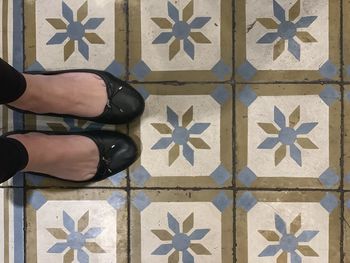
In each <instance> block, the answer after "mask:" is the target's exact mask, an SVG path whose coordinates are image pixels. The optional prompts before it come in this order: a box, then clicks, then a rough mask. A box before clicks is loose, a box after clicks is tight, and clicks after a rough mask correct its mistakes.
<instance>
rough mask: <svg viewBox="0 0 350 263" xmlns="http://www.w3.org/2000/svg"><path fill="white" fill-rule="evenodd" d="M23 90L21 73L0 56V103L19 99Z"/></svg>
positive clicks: (24, 82) (24, 83) (24, 81)
mask: <svg viewBox="0 0 350 263" xmlns="http://www.w3.org/2000/svg"><path fill="white" fill-rule="evenodd" d="M25 90H26V80H25V79H24V77H23V75H22V74H21V73H19V72H17V71H16V70H15V69H14V68H13V67H11V66H10V65H9V64H7V63H6V62H5V61H4V60H2V59H1V58H0V104H5V103H10V102H13V101H15V100H17V99H19V98H20V97H21V96H22V95H23V93H24V92H25Z"/></svg>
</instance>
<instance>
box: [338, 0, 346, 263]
mask: <svg viewBox="0 0 350 263" xmlns="http://www.w3.org/2000/svg"><path fill="white" fill-rule="evenodd" d="M343 15H344V10H343V0H340V18H339V19H340V80H341V83H342V85H341V86H340V93H341V113H340V118H341V123H340V125H341V127H340V131H341V135H340V154H341V155H340V189H341V193H340V210H341V211H340V240H339V242H340V262H344V260H345V254H344V220H345V218H344V205H345V203H344V156H345V155H344V154H345V151H344V136H345V126H344V124H345V123H344V116H345V111H344V106H345V104H344V94H345V93H344V92H345V89H344V41H343V32H344V27H343V19H344V17H343Z"/></svg>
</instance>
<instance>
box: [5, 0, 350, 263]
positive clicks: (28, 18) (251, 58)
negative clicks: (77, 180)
mask: <svg viewBox="0 0 350 263" xmlns="http://www.w3.org/2000/svg"><path fill="white" fill-rule="evenodd" d="M349 10H350V0H259V1H254V0H51V1H47V0H18V1H17V0H0V57H1V58H3V59H4V60H6V61H8V63H10V64H11V65H13V66H14V67H15V68H16V69H18V70H19V71H23V70H26V71H37V70H39V71H40V70H55V69H71V68H95V69H100V70H107V71H109V72H111V73H112V74H114V75H115V76H117V77H120V78H121V79H123V80H127V81H129V82H130V83H131V84H132V85H133V86H135V88H136V89H137V90H138V91H139V92H140V93H141V94H142V96H143V97H144V98H145V101H146V110H145V113H144V115H143V116H142V117H141V118H140V119H138V120H135V121H134V122H133V123H131V124H129V125H122V126H115V125H102V124H97V123H91V122H86V121H78V120H73V119H66V118H54V117H47V116H39V115H37V116H35V115H31V114H26V115H25V116H22V114H20V113H18V112H13V111H11V110H9V109H8V108H6V107H5V106H0V128H1V130H0V134H2V133H5V132H8V131H12V130H19V129H23V128H25V129H27V130H37V129H38V130H45V131H68V132H74V131H83V130H95V129H98V130H101V129H102V130H114V131H119V132H122V133H128V134H129V135H130V136H132V137H133V138H134V139H135V141H136V142H137V144H138V146H139V149H140V155H139V158H138V160H137V161H136V162H135V164H134V165H132V166H131V167H130V169H128V170H125V171H123V172H121V173H119V174H116V175H114V176H113V177H111V178H109V179H107V180H104V181H102V182H98V183H94V184H74V183H69V182H63V181H60V180H56V179H53V178H49V177H40V176H38V175H34V174H25V175H23V174H18V175H16V177H14V179H13V180H9V181H8V182H5V183H3V184H2V185H1V186H0V262H1V263H2V262H4V263H22V262H27V263H37V262H45V263H46V262H54V263H56V262H57V263H69V262H80V263H88V262H90V263H91V262H97V263H99V262H101V263H102V262H103V263H116V262H117V263H124V262H125V263H148V262H150V263H154V262H157V263H158V262H160V263H162V262H164V263H198V262H201V263H202V262H203V263H209V262H210V263H212V262H217V263H231V262H237V263H271V262H275V263H299V262H303V263H316V262H317V263H338V262H340V263H347V262H350V234H349V233H350V230H349V222H350V192H348V191H350V155H349V154H348V152H349V150H350V139H349V138H350V137H349V136H350V135H349V134H350V117H349V112H350V82H349V81H350V51H349V50H350V49H349V40H350V39H349V36H350V23H349V22H350V21H349V19H350V18H349V17H350V11H349ZM341 56H342V57H341ZM0 74H1V72H0ZM1 88H3V87H1ZM82 88H83V87H82ZM0 169H1V167H0Z"/></svg>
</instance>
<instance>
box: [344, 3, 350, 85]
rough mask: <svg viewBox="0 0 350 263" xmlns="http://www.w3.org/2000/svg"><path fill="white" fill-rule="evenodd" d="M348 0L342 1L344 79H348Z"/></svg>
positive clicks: (349, 31)
mask: <svg viewBox="0 0 350 263" xmlns="http://www.w3.org/2000/svg"><path fill="white" fill-rule="evenodd" d="M349 10H350V1H349V0H344V1H343V12H344V16H343V46H344V49H343V52H344V79H345V80H346V81H349V80H350V44H349V43H350V17H349V15H350V11H349Z"/></svg>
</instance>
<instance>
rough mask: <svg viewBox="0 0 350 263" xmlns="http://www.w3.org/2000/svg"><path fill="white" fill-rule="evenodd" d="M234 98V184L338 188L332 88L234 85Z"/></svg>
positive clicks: (336, 102) (336, 92)
mask: <svg viewBox="0 0 350 263" xmlns="http://www.w3.org/2000/svg"><path fill="white" fill-rule="evenodd" d="M236 97H237V103H236V129H237V138H240V139H239V140H238V141H237V148H236V158H237V164H238V167H237V169H238V175H237V181H238V182H237V183H238V185H240V186H251V187H268V188H276V187H282V188H286V187H287V188H295V187H304V188H305V187H307V188H335V187H338V185H339V175H340V163H339V160H340V133H341V129H340V127H341V125H340V107H341V103H340V89H339V87H338V86H335V85H333V86H331V85H326V86H323V85H299V84H298V85H286V84H285V85H272V84H259V85H239V86H238V87H237V95H236Z"/></svg>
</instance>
